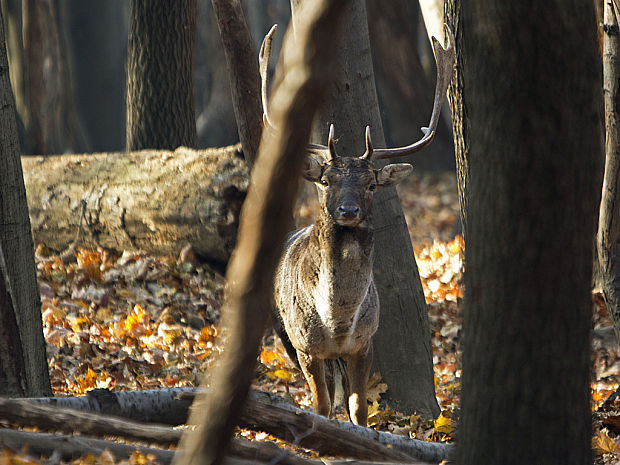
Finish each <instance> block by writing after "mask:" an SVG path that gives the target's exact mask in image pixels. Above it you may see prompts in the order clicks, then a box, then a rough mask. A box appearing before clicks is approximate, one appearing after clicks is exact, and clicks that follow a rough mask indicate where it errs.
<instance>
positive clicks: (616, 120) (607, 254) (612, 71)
mask: <svg viewBox="0 0 620 465" xmlns="http://www.w3.org/2000/svg"><path fill="white" fill-rule="evenodd" d="M619 16H620V5H619V3H618V1H617V0H610V1H606V2H605V6H604V23H603V24H604V26H603V31H604V41H603V89H604V90H605V92H604V97H605V135H606V138H605V156H606V161H605V177H604V180H603V195H602V198H601V210H600V215H599V230H598V257H599V267H600V268H599V270H600V283H601V288H602V291H603V296H604V298H605V303H606V304H607V309H608V311H609V316H610V317H611V320H612V322H613V327H614V332H615V333H616V339H617V340H618V341H619V342H620V189H619V188H618V187H619V186H618V182H619V181H620V36H619V31H618V25H619V24H620V22H619Z"/></svg>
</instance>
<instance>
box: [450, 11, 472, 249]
mask: <svg viewBox="0 0 620 465" xmlns="http://www.w3.org/2000/svg"><path fill="white" fill-rule="evenodd" d="M445 22H446V24H447V25H448V26H449V27H450V29H451V30H452V34H453V35H454V42H455V45H454V48H455V50H456V66H455V68H454V75H453V77H452V81H451V82H450V86H449V87H448V103H449V104H450V113H451V114H452V134H453V137H454V156H455V159H456V179H457V184H456V188H457V191H458V195H459V213H460V218H461V228H462V234H463V238H465V240H467V215H466V213H465V212H466V211H468V209H469V203H468V202H469V198H468V197H467V195H466V191H465V189H466V188H467V186H468V185H469V178H468V176H469V159H468V153H469V140H470V136H469V132H470V129H469V118H468V111H467V106H466V102H465V100H464V98H463V95H464V83H463V51H462V44H463V28H462V25H461V22H462V13H461V0H446V1H445Z"/></svg>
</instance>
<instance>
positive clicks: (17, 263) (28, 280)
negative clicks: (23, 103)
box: [0, 20, 51, 396]
mask: <svg viewBox="0 0 620 465" xmlns="http://www.w3.org/2000/svg"><path fill="white" fill-rule="evenodd" d="M0 28H1V29H0V69H1V70H2V71H3V72H2V73H0V249H1V253H2V260H1V261H2V266H1V267H0V270H2V273H0V274H2V275H3V278H0V279H2V280H3V285H4V286H3V287H4V289H0V300H1V301H0V305H2V308H0V318H1V319H2V321H1V322H0V326H2V333H3V335H4V336H5V337H0V346H2V347H1V349H0V365H1V366H2V368H0V371H2V375H0V376H1V377H5V376H6V377H11V376H23V375H24V374H25V378H22V379H12V380H9V379H3V380H0V393H1V394H11V395H17V396H20V395H24V394H27V395H29V396H30V395H37V396H47V395H50V394H51V387H50V380H49V375H48V371H47V359H46V355H45V341H44V339H43V328H42V323H41V301H40V299H39V288H38V286H37V281H36V274H35V265H34V245H33V242H32V235H31V232H30V218H29V217H28V205H27V204H26V190H25V188H24V179H23V176H22V167H21V161H20V157H19V144H18V141H17V125H16V123H15V104H14V100H13V95H12V93H11V83H10V82H9V73H8V67H9V65H8V61H7V57H6V46H5V42H4V28H3V26H2V21H1V20H0ZM8 336H10V337H8ZM10 366H13V368H15V369H13V370H8V371H7V368H8V367H10ZM5 383H6V384H5ZM5 389H6V390H5Z"/></svg>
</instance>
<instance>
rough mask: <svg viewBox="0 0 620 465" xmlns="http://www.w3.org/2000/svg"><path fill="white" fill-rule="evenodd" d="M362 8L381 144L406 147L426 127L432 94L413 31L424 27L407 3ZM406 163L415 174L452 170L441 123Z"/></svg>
mask: <svg viewBox="0 0 620 465" xmlns="http://www.w3.org/2000/svg"><path fill="white" fill-rule="evenodd" d="M367 5H368V26H369V30H370V44H371V46H372V58H373V62H374V71H375V76H376V81H377V92H378V95H379V101H380V104H381V108H382V115H381V116H382V119H383V129H384V131H385V140H386V143H387V144H388V146H391V147H396V146H403V145H408V144H411V143H412V142H413V141H414V140H416V139H418V138H419V137H420V136H421V134H422V133H421V131H420V128H421V127H423V126H427V125H428V118H429V116H430V114H431V110H432V108H433V96H434V93H435V82H434V76H435V64H434V62H432V61H431V63H430V64H431V68H432V69H430V70H429V73H428V75H429V76H433V78H432V79H428V77H427V74H426V72H425V69H424V67H423V65H422V61H421V59H420V55H419V53H418V42H419V39H420V34H419V33H418V32H419V28H420V27H422V28H424V24H423V21H422V18H421V15H420V6H419V5H418V2H410V1H407V0H390V1H389V2H385V1H383V0H368V1H367ZM422 37H423V41H424V42H423V45H424V46H425V47H426V48H428V54H430V56H431V57H432V56H433V52H432V51H431V49H430V45H429V42H428V41H427V40H426V38H425V37H424V36H422ZM431 60H432V58H431ZM410 160H411V162H412V163H413V165H414V167H415V168H416V170H417V169H421V170H454V155H453V147H452V134H451V133H450V128H449V127H448V125H447V124H446V123H445V119H443V118H442V119H441V120H440V121H439V126H438V128H437V134H436V136H435V140H434V141H433V144H432V145H431V146H430V147H428V148H426V149H425V150H424V151H423V152H420V153H419V154H417V155H415V156H413V157H411V158H410Z"/></svg>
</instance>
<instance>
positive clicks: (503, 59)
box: [448, 0, 602, 465]
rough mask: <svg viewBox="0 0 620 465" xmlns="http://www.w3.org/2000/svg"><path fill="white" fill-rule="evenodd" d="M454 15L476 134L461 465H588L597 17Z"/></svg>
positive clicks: (509, 6)
mask: <svg viewBox="0 0 620 465" xmlns="http://www.w3.org/2000/svg"><path fill="white" fill-rule="evenodd" d="M448 11H449V12H451V13H452V14H453V13H454V12H456V16H454V15H452V16H451V17H452V20H453V21H456V25H457V27H456V31H457V38H458V39H457V40H458V42H457V49H460V51H461V55H462V56H461V60H460V62H459V64H460V66H462V68H461V72H462V74H461V73H459V76H458V78H457V82H458V83H462V87H461V88H460V89H458V90H457V91H458V92H459V93H460V98H461V99H462V107H461V108H465V109H466V112H465V113H463V114H462V117H464V118H466V119H468V125H467V131H468V134H469V144H464V143H463V141H460V142H459V143H460V144H463V145H462V146H463V147H465V151H464V152H463V153H462V156H463V157H464V158H465V159H466V161H467V163H468V168H467V176H466V178H465V179H466V182H467V183H466V184H465V185H461V186H460V187H461V192H462V193H464V196H465V198H466V203H465V205H464V207H463V212H464V215H465V219H466V221H465V224H466V225H467V230H466V233H467V236H466V248H465V261H466V269H465V289H466V292H465V302H464V324H463V382H462V395H461V405H462V413H461V422H460V425H459V441H458V446H457V449H458V451H457V456H458V458H457V463H459V464H461V465H468V464H481V463H484V464H502V465H509V464H524V463H536V464H558V463H562V464H588V463H591V461H592V456H591V446H590V439H591V436H590V435H591V412H590V400H589V393H590V385H589V379H590V377H589V369H590V368H589V367H590V324H591V316H592V315H591V307H592V303H591V298H590V279H591V271H592V258H593V257H592V245H593V241H592V238H593V234H594V232H595V224H596V207H597V205H598V200H599V195H600V186H601V177H600V174H601V158H602V157H601V154H602V147H601V140H602V139H601V126H600V116H599V105H600V101H601V98H602V96H601V92H600V83H601V76H600V71H599V69H600V62H599V60H598V56H597V55H598V54H597V46H596V34H595V21H594V11H593V5H592V3H591V2H578V1H573V0H571V1H566V0H555V1H554V0H550V1H547V2H544V3H540V2H534V1H529V2H527V1H526V2H513V3H506V2H501V1H497V0H476V1H471V2H468V3H467V8H465V7H464V6H463V8H462V9H461V2H460V1H459V0H457V1H456V2H454V3H451V4H450V5H449V8H448ZM533 11H535V12H536V14H532V12H533ZM448 16H449V17H450V14H449V15H448ZM453 24H454V22H453ZM507 38H510V40H507ZM453 103H454V102H453ZM455 121H456V122H457V124H459V120H456V119H455ZM460 124H463V120H462V119H461V120H460ZM461 130H462V128H461ZM455 134H456V135H460V134H462V132H460V131H455ZM459 181H460V182H462V181H463V180H462V179H461V178H460V179H459Z"/></svg>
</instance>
